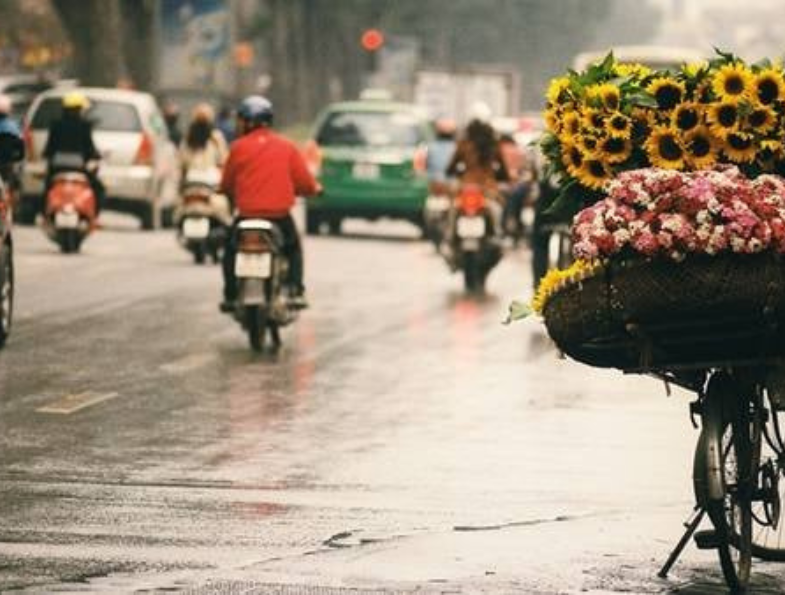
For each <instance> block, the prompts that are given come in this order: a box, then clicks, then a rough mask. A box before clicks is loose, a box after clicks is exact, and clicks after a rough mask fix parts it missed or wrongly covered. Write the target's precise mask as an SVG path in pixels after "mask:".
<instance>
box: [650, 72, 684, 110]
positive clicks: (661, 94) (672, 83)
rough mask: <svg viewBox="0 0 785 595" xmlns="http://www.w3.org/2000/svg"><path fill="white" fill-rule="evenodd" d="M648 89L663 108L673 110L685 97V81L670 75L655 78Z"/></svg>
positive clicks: (658, 105)
mask: <svg viewBox="0 0 785 595" xmlns="http://www.w3.org/2000/svg"><path fill="white" fill-rule="evenodd" d="M646 90H647V91H648V92H649V93H651V94H652V95H653V96H654V99H655V100H657V107H659V108H660V109H661V110H666V111H669V110H672V109H673V108H674V107H676V106H677V105H678V104H679V103H681V102H682V101H683V99H684V93H685V89H684V83H682V82H681V81H677V80H676V79H674V78H672V77H670V76H660V77H657V78H656V79H654V80H653V81H652V82H651V83H649V86H648V87H646Z"/></svg>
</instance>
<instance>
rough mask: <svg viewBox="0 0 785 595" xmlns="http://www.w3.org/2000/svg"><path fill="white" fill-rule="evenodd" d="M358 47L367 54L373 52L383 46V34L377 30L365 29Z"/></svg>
mask: <svg viewBox="0 0 785 595" xmlns="http://www.w3.org/2000/svg"><path fill="white" fill-rule="evenodd" d="M360 45H362V47H363V49H364V50H365V51H367V52H375V51H377V50H379V49H381V47H382V46H383V45H384V33H382V32H381V31H379V30H378V29H366V30H365V31H363V34H362V37H361V38H360Z"/></svg>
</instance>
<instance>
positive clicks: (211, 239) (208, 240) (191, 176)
mask: <svg viewBox="0 0 785 595" xmlns="http://www.w3.org/2000/svg"><path fill="white" fill-rule="evenodd" d="M219 179H220V171H218V170H217V168H216V169H214V170H189V171H188V173H187V174H186V176H185V180H184V182H183V189H182V204H181V207H180V208H179V212H178V216H177V220H178V223H177V239H178V241H179V242H180V244H181V245H182V246H183V247H184V248H185V249H186V250H188V251H189V252H190V253H191V254H192V255H193V258H194V262H195V263H196V264H203V263H204V262H205V260H206V259H207V256H208V255H209V256H210V258H211V259H212V260H213V262H218V260H219V258H220V255H219V254H220V252H221V250H222V249H223V246H224V243H225V241H226V229H227V225H228V223H229V221H228V218H229V209H228V205H227V206H225V208H221V205H219V204H217V203H219V202H221V201H225V198H224V197H223V196H222V195H220V194H218V193H217V187H218V183H219ZM223 211H226V212H225V213H224V212H223Z"/></svg>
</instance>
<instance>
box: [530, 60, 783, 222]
mask: <svg viewBox="0 0 785 595" xmlns="http://www.w3.org/2000/svg"><path fill="white" fill-rule="evenodd" d="M545 120H546V125H547V128H548V130H547V132H546V133H545V135H544V137H543V140H542V148H543V152H544V154H545V156H546V158H548V160H549V162H550V164H551V167H552V169H553V172H554V173H555V174H557V175H558V177H559V178H560V179H561V192H560V193H559V194H558V195H557V196H556V198H555V202H554V204H552V205H550V210H551V212H552V213H554V214H557V213H558V214H561V215H562V216H572V215H574V214H575V213H577V212H578V211H579V210H580V209H582V208H584V207H586V206H588V205H590V204H593V203H595V202H597V201H598V200H600V199H601V198H603V189H604V188H605V187H606V184H607V183H608V182H609V181H610V180H612V179H614V178H615V177H616V176H617V175H618V174H619V173H621V172H623V171H628V170H633V169H640V168H646V167H656V168H662V169H670V170H679V171H694V170H700V169H708V168H711V167H713V166H715V165H717V164H722V163H728V164H733V165H737V166H738V167H739V168H740V169H741V171H742V172H743V173H744V174H745V175H747V176H748V177H756V176H757V175H759V174H761V173H784V172H785V149H784V147H783V135H784V133H785V132H784V131H785V73H784V72H783V67H782V65H775V64H773V63H771V62H770V61H762V62H758V63H756V64H751V65H750V64H747V63H745V62H744V61H742V60H741V59H739V58H737V57H736V56H733V55H732V54H726V53H721V52H718V54H717V57H716V58H715V59H713V60H710V61H707V62H703V63H697V64H687V65H684V66H683V67H682V68H681V69H680V70H679V71H677V72H671V71H658V70H651V69H649V68H646V67H644V66H641V65H627V64H621V63H619V62H617V61H616V60H615V59H614V57H613V54H609V55H608V56H607V57H606V58H605V60H603V61H602V62H601V63H598V64H594V65H592V66H590V67H589V68H588V69H587V70H586V71H583V72H575V71H570V72H569V73H568V74H567V75H566V76H563V77H560V78H557V79H554V80H553V81H552V82H551V85H550V87H549V89H548V94H547V108H546V111H545Z"/></svg>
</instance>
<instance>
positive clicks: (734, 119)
mask: <svg viewBox="0 0 785 595" xmlns="http://www.w3.org/2000/svg"><path fill="white" fill-rule="evenodd" d="M706 119H707V120H708V122H709V128H711V132H712V134H714V135H715V136H717V137H719V138H722V139H724V138H725V137H727V136H728V135H729V134H730V133H731V132H735V131H736V130H738V129H739V121H740V120H741V115H740V112H739V104H738V103H737V102H735V101H721V102H717V103H712V104H711V105H710V106H709V111H708V113H707V114H706Z"/></svg>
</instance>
